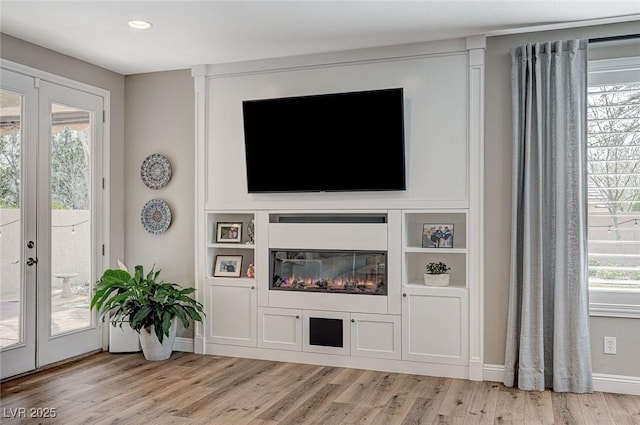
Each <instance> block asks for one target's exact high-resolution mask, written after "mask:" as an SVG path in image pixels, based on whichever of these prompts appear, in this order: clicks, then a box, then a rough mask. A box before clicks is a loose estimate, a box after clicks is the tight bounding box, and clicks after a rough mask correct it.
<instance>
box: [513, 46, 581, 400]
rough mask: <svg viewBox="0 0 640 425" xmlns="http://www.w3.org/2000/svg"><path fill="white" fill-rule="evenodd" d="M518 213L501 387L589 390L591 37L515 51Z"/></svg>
mask: <svg viewBox="0 0 640 425" xmlns="http://www.w3.org/2000/svg"><path fill="white" fill-rule="evenodd" d="M511 58H512V71H511V80H512V91H513V141H514V145H513V151H514V152H513V160H514V163H513V218H512V229H511V230H512V243H511V282H510V294H509V317H508V329H507V346H506V357H505V378H504V379H505V381H504V383H505V385H507V386H511V387H513V386H515V385H517V386H518V388H520V389H523V390H538V391H542V390H544V389H545V388H552V389H553V390H554V391H558V392H577V393H584V392H592V378H591V351H590V340H589V291H588V289H589V288H588V272H587V180H586V179H587V174H586V166H587V164H586V162H587V153H586V149H587V140H586V138H587V123H586V116H587V114H586V95H587V40H570V41H556V42H547V43H534V44H527V45H525V46H520V47H516V48H514V49H512V51H511Z"/></svg>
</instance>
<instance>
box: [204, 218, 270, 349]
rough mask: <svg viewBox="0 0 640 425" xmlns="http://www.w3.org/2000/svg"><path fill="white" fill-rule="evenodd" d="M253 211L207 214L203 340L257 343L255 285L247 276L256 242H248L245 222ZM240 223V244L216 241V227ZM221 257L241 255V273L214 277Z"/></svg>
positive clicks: (251, 345)
mask: <svg viewBox="0 0 640 425" xmlns="http://www.w3.org/2000/svg"><path fill="white" fill-rule="evenodd" d="M252 220H254V222H255V216H254V214H253V213H248V212H227V211H225V212H221V213H211V214H207V243H206V263H205V264H206V266H205V272H206V278H205V286H206V287H205V289H206V302H205V303H204V304H205V312H206V314H207V316H206V319H205V320H206V324H207V326H205V329H206V331H207V333H206V338H205V340H206V342H210V343H214V344H232V345H238V346H248V347H255V346H256V343H257V340H258V339H257V329H256V318H257V313H258V311H257V308H258V298H257V289H256V288H257V285H256V281H255V279H253V278H249V277H247V269H248V266H249V264H254V261H255V244H253V243H249V242H250V241H249V237H248V234H247V226H248V224H249V223H250V222H251V221H252ZM227 223H232V224H241V225H242V227H241V241H240V242H239V243H229V242H218V241H217V239H218V238H217V235H218V226H219V225H224V224H227ZM221 256H234V257H235V258H240V259H241V261H240V263H239V266H240V273H239V274H240V276H239V277H227V276H222V277H220V276H216V273H215V270H214V269H215V267H216V260H217V259H218V257H221Z"/></svg>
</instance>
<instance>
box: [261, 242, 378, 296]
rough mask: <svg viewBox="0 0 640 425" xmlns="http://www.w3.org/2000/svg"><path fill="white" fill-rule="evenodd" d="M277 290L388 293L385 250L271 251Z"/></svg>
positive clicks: (273, 284) (273, 286)
mask: <svg viewBox="0 0 640 425" xmlns="http://www.w3.org/2000/svg"><path fill="white" fill-rule="evenodd" d="M271 276H272V278H271V284H270V287H269V289H271V290H274V291H304V292H324V293H336V294H363V295H387V253H386V252H383V251H330V250H275V249H272V250H271Z"/></svg>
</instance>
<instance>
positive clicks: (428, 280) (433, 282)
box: [424, 273, 449, 286]
mask: <svg viewBox="0 0 640 425" xmlns="http://www.w3.org/2000/svg"><path fill="white" fill-rule="evenodd" d="M424 284H425V285H427V286H449V275H448V274H447V273H443V274H429V273H425V274H424Z"/></svg>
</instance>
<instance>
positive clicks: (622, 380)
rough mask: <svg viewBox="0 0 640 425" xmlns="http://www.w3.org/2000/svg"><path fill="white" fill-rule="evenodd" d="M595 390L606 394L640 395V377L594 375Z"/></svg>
mask: <svg viewBox="0 0 640 425" xmlns="http://www.w3.org/2000/svg"><path fill="white" fill-rule="evenodd" d="M593 390H594V391H602V392H604V393H619V394H631V395H640V376H623V375H607V374H605V373H594V374H593Z"/></svg>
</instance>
